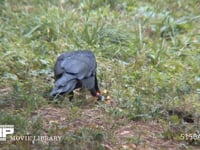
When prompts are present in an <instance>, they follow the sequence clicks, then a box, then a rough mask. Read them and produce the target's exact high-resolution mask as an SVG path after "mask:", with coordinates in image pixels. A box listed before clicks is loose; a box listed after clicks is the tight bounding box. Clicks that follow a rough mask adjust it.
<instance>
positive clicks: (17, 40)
mask: <svg viewBox="0 0 200 150" xmlns="http://www.w3.org/2000/svg"><path fill="white" fill-rule="evenodd" d="M199 10H200V2H199V1H198V0H193V1H183V0H178V1H172V0H159V1H158V0H157V1H156V0H153V1H148V0H141V1H136V0H96V1H94V0H80V1H78V0H69V1H65V0H59V1H56V0H49V1H39V0H18V1H14V0H9V1H8V0H1V1H0V75H1V78H0V109H1V114H0V124H14V125H16V127H17V129H19V126H21V125H22V126H23V128H22V129H19V130H16V132H17V134H27V133H28V132H34V133H38V134H39V133H40V134H42V131H41V130H42V129H41V128H42V125H41V120H42V119H41V118H40V117H39V118H38V119H39V120H37V119H36V120H32V117H33V114H34V113H35V112H37V111H38V110H40V109H41V108H45V107H48V106H49V104H48V95H49V93H50V90H51V88H52V87H53V66H54V63H55V60H56V58H57V56H58V55H59V54H60V53H62V52H65V51H72V50H77V49H91V50H92V51H93V52H94V53H95V55H96V58H97V62H98V71H97V73H98V79H99V84H100V87H101V89H107V90H108V91H109V94H110V95H111V99H112V101H114V103H115V105H114V106H113V107H110V106H108V105H106V104H102V103H100V104H98V105H89V104H88V103H87V102H86V103H85V102H83V103H82V102H81V101H85V100H84V99H85V98H81V100H79V97H77V98H76V99H77V101H75V102H72V103H68V102H64V101H67V98H64V101H63V103H61V104H58V105H59V106H60V107H64V108H66V109H67V110H68V111H69V113H71V121H73V120H76V119H77V117H78V115H77V114H76V113H78V112H81V111H85V110H87V108H88V109H89V107H90V106H91V108H100V109H102V110H103V111H104V113H105V114H104V115H106V116H109V117H112V119H113V120H114V121H116V120H118V119H122V118H123V119H124V118H125V119H126V121H127V122H129V121H131V120H133V121H137V120H158V121H160V122H164V123H163V127H166V128H165V129H166V130H165V132H164V133H163V137H165V138H166V139H173V140H175V141H176V138H174V137H176V136H178V135H179V134H180V132H181V133H182V132H185V131H191V130H192V131H191V132H193V131H195V130H196V129H199V125H198V123H197V124H195V125H194V127H192V129H190V127H187V126H186V127H185V126H184V125H183V124H182V123H181V122H179V119H175V121H171V119H172V118H170V117H171V116H166V115H163V112H167V111H169V110H174V109H177V108H178V109H181V111H182V112H183V113H185V112H187V113H190V114H192V115H194V116H199V114H200V111H199V107H200V105H199V100H200V92H199V91H200V69H199V66H200V48H199V47H200V28H199V24H200V15H199ZM87 104H88V105H89V106H87ZM56 107H57V105H56ZM172 117H173V116H172ZM174 118H176V115H175V117H174ZM25 120H26V121H25ZM177 122H178V123H179V124H178V126H179V128H180V131H176V130H173V131H171V130H172V129H171V128H170V127H171V126H176V125H177ZM37 124H38V125H39V127H38V128H37V127H36V126H37ZM116 126H117V125H116ZM180 126H184V127H180ZM115 128H117V127H115ZM115 128H114V129H115ZM33 129H34V130H33ZM114 129H113V130H114ZM63 130H64V131H62V132H63V135H64V136H65V139H63V141H62V142H61V143H59V144H58V145H56V146H58V147H59V146H62V144H63V143H64V144H66V143H70V144H69V145H68V146H69V147H68V149H70V148H71V149H73V148H74V149H79V148H80V147H78V145H82V149H88V148H91V147H92V149H104V148H105V147H103V146H102V144H101V143H109V144H110V145H112V144H114V145H115V143H116V141H115V140H116V139H112V138H110V137H112V136H113V132H114V131H113V130H111V131H110V132H108V133H105V131H103V130H102V131H101V130H99V129H98V130H93V129H90V128H82V129H77V131H74V134H70V135H68V134H67V131H66V130H67V129H66V130H65V129H63ZM0 145H1V144H0ZM14 145H17V144H16V143H13V144H11V146H13V147H14ZM18 145H20V148H22V149H26V148H27V147H28V146H29V145H27V144H24V145H23V143H18ZM70 145H71V147H70ZM34 146H35V147H34ZM45 146H46V145H42V144H41V145H40V144H38V145H33V146H32V147H31V148H36V149H37V148H38V147H39V148H42V147H45ZM54 146H55V145H52V147H54ZM95 146H96V147H95ZM4 148H5V149H6V144H5V145H4ZM118 148H119V147H118ZM49 149H51V145H49Z"/></svg>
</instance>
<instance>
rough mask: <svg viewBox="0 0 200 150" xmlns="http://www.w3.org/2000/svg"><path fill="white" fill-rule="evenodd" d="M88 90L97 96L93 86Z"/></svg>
mask: <svg viewBox="0 0 200 150" xmlns="http://www.w3.org/2000/svg"><path fill="white" fill-rule="evenodd" d="M89 91H90V93H91V95H92V96H97V91H96V90H95V89H94V88H92V89H90V90H89Z"/></svg>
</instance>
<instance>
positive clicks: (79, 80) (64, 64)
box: [50, 50, 100, 100]
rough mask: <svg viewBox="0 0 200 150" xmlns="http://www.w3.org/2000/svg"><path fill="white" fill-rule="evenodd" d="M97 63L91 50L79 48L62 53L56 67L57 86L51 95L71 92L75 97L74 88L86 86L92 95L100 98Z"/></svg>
mask: <svg viewBox="0 0 200 150" xmlns="http://www.w3.org/2000/svg"><path fill="white" fill-rule="evenodd" d="M96 68H97V63H96V59H95V56H94V54H93V53H92V52H91V51H89V50H79V51H73V52H66V53H63V54H61V55H60V56H59V57H58V58H57V61H56V64H55V67H54V78H55V86H54V88H53V90H52V92H51V94H50V95H51V96H53V97H55V96H57V95H61V94H65V93H66V94H69V95H70V97H69V99H70V100H72V99H73V90H74V89H77V88H86V89H88V90H89V91H90V93H91V94H92V96H95V97H97V98H98V99H99V98H100V90H99V87H98V81H97V77H96Z"/></svg>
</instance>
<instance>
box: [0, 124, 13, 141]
mask: <svg viewBox="0 0 200 150" xmlns="http://www.w3.org/2000/svg"><path fill="white" fill-rule="evenodd" d="M13 133H14V125H0V141H6V136H7V135H8V134H13Z"/></svg>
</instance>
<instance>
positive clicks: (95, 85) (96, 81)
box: [94, 75, 101, 94]
mask: <svg viewBox="0 0 200 150" xmlns="http://www.w3.org/2000/svg"><path fill="white" fill-rule="evenodd" d="M94 88H95V90H96V92H98V93H99V94H100V93H101V92H100V90H99V87H98V80H97V76H96V75H95V81H94Z"/></svg>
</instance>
